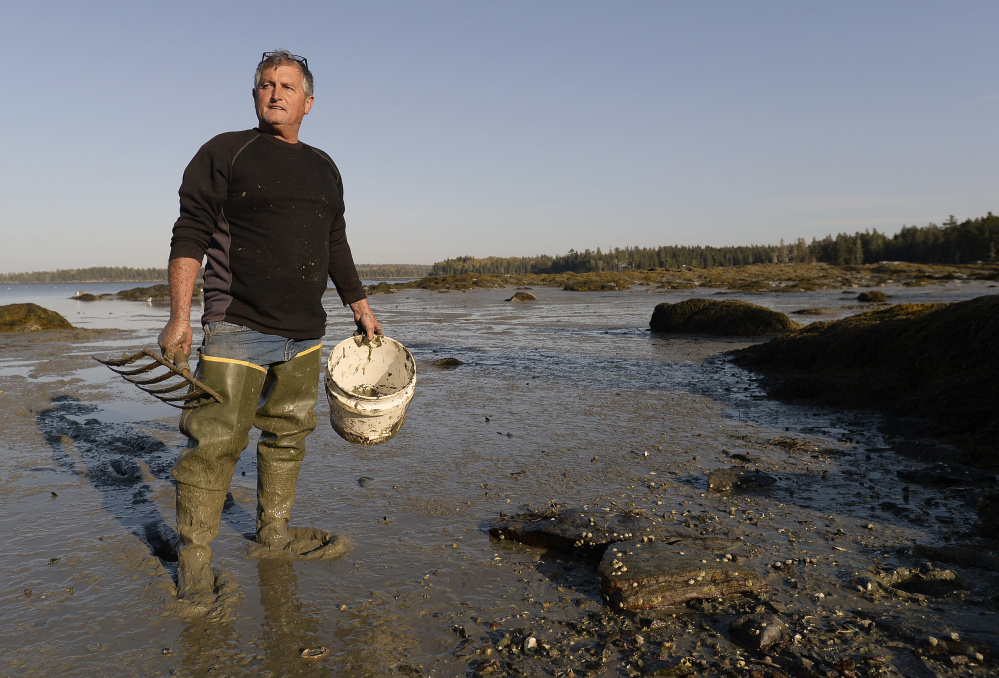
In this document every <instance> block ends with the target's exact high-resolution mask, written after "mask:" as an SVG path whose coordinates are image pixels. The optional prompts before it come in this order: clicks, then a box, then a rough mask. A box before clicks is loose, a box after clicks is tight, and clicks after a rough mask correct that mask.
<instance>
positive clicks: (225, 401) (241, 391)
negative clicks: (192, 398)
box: [171, 356, 267, 490]
mask: <svg viewBox="0 0 999 678" xmlns="http://www.w3.org/2000/svg"><path fill="white" fill-rule="evenodd" d="M266 374H267V370H266V369H264V368H263V367H258V366H256V365H253V364H251V363H245V362H239V361H234V360H222V359H219V358H211V357H206V356H202V358H201V360H199V361H198V370H197V374H196V376H197V377H198V378H199V379H201V381H203V382H205V383H206V384H207V385H208V386H211V387H212V388H213V389H215V390H216V391H218V393H219V395H221V396H222V402H220V403H219V402H215V401H209V402H208V404H206V405H203V406H201V407H197V408H194V409H190V410H184V413H183V414H182V415H181V417H180V432H181V433H184V434H186V435H187V446H186V447H185V448H184V450H183V451H182V452H181V453H180V457H179V458H178V459H177V463H176V464H174V466H173V470H172V471H171V475H172V476H173V477H174V479H175V480H177V482H180V483H185V484H187V485H193V486H194V487H201V488H204V489H206V490H228V489H229V483H230V482H231V481H232V474H233V471H235V470H236V462H237V461H239V455H240V453H241V452H242V451H243V450H244V449H246V446H247V444H248V443H249V442H250V428H251V427H252V426H253V416H254V413H255V412H256V410H257V404H258V403H259V401H260V389H261V388H262V387H263V384H264V377H265V375H266Z"/></svg>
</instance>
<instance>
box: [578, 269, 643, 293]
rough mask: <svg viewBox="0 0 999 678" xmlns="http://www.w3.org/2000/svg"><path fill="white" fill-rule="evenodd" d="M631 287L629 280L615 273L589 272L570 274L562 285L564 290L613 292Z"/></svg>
mask: <svg viewBox="0 0 999 678" xmlns="http://www.w3.org/2000/svg"><path fill="white" fill-rule="evenodd" d="M630 288H631V282H630V281H629V280H628V278H626V277H625V276H623V275H618V274H615V273H590V274H587V275H581V276H571V277H569V278H568V279H567V280H566V281H565V284H564V285H563V286H562V289H563V290H564V291H566V292H614V291H616V290H626V289H630Z"/></svg>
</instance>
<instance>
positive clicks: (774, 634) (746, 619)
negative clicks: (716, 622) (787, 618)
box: [729, 614, 791, 652]
mask: <svg viewBox="0 0 999 678" xmlns="http://www.w3.org/2000/svg"><path fill="white" fill-rule="evenodd" d="M729 632H730V633H731V635H732V642H734V643H738V644H739V645H741V646H743V647H744V648H746V649H748V650H759V651H761V652H766V651H767V650H769V649H771V648H774V646H777V647H778V648H779V647H780V646H781V645H784V644H786V643H787V642H788V641H789V640H790V639H791V630H790V629H789V628H788V627H787V624H785V623H784V622H783V621H782V620H781V618H780V617H778V616H777V615H775V614H744V615H742V616H741V617H738V618H736V619H734V620H733V621H732V623H731V624H730V625H729ZM775 649H776V648H775Z"/></svg>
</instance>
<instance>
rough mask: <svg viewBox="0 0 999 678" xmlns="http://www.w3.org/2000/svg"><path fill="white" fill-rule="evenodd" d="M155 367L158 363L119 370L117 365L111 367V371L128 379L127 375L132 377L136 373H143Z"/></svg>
mask: <svg viewBox="0 0 999 678" xmlns="http://www.w3.org/2000/svg"><path fill="white" fill-rule="evenodd" d="M157 367H159V364H157V363H149V364H148V365H142V366H141V367H137V368H135V369H133V370H121V369H118V368H117V367H111V371H112V372H116V373H118V374H120V375H121V376H123V377H125V378H126V379H128V378H129V377H134V376H135V375H137V374H143V373H144V372H149V371H150V370H155V369H156V368H157Z"/></svg>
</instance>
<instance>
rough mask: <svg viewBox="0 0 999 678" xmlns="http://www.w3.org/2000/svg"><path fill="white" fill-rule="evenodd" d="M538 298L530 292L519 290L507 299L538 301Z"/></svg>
mask: <svg viewBox="0 0 999 678" xmlns="http://www.w3.org/2000/svg"><path fill="white" fill-rule="evenodd" d="M537 300H538V298H537V297H536V296H534V295H533V294H531V293H530V292H517V293H516V294H514V295H513V296H512V297H510V298H509V299H507V301H537Z"/></svg>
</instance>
